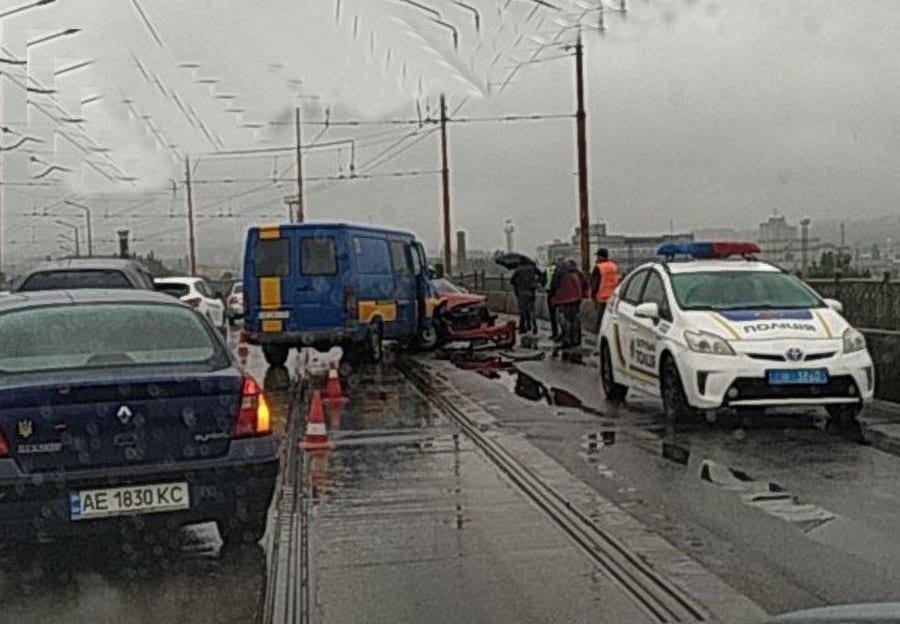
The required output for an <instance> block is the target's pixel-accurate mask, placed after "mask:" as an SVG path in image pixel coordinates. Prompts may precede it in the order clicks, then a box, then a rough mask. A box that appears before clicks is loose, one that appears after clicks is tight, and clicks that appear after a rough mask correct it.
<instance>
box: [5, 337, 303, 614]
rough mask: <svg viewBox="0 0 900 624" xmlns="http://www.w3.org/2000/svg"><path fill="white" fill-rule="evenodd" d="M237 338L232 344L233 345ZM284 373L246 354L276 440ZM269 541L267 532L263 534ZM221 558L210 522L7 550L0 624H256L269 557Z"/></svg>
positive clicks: (251, 551) (256, 549)
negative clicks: (259, 384)
mask: <svg viewBox="0 0 900 624" xmlns="http://www.w3.org/2000/svg"><path fill="white" fill-rule="evenodd" d="M234 340H235V338H234V336H232V337H231V343H232V345H233V344H234ZM292 366H293V368H294V371H293V372H291V373H289V372H288V371H287V370H286V369H279V370H267V369H266V366H265V362H264V361H263V360H262V357H261V354H260V353H259V352H258V350H255V349H252V350H251V353H250V358H249V360H248V370H249V372H250V373H251V374H252V375H254V376H255V377H256V378H257V379H258V380H260V381H263V380H265V386H266V396H267V398H268V401H269V404H270V406H271V408H272V414H273V427H274V429H275V431H276V433H277V434H279V435H283V434H284V430H285V421H286V417H287V408H288V392H287V388H288V384H289V383H290V379H289V376H293V378H294V379H296V377H297V371H296V367H297V363H296V361H294V362H293V363H292ZM270 532H271V531H270ZM268 541H270V539H269V536H268V535H267V538H266V539H264V540H263V542H262V545H248V546H244V547H239V548H234V549H227V550H223V549H221V541H220V539H219V535H218V531H217V529H216V527H215V524H213V523H207V524H203V525H194V526H191V527H188V528H186V529H185V530H183V531H182V533H181V534H179V535H170V534H154V533H144V532H142V531H139V530H136V531H132V532H129V533H127V534H125V535H121V536H116V537H109V538H96V537H92V538H80V539H77V540H71V541H69V540H64V541H56V542H51V543H46V544H31V545H25V544H19V545H14V546H10V545H4V548H3V549H2V551H0V604H2V605H3V607H2V610H0V622H11V623H12V622H15V623H20V624H29V623H32V622H33V623H40V624H56V623H60V624H61V623H66V624H81V623H85V624H88V623H90V624H101V623H102V624H105V623H107V622H109V623H128V624H131V623H143V622H147V623H150V622H152V623H154V624H162V623H169V622H172V623H179V624H187V623H190V624H193V623H210V624H213V623H216V624H224V623H232V622H234V623H236V624H237V623H241V624H244V623H248V622H257V621H258V620H259V617H260V613H261V611H262V602H263V597H264V595H265V585H266V548H267V547H268V543H267V542H268Z"/></svg>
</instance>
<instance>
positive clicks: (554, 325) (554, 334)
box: [544, 256, 565, 342]
mask: <svg viewBox="0 0 900 624" xmlns="http://www.w3.org/2000/svg"><path fill="white" fill-rule="evenodd" d="M564 260H565V258H563V257H562V256H559V257H557V258H556V259H555V260H554V261H553V262H552V263H551V264H549V265H548V266H547V269H546V270H545V271H544V290H545V291H546V293H547V315H548V316H549V317H550V340H553V341H554V342H555V341H557V340H559V339H560V333H559V313H558V312H557V310H556V305H555V304H554V303H553V295H554V291H553V288H554V281H553V276H554V275H555V274H556V269H557V268H558V267H559V265H561V264H562V263H563V261H564Z"/></svg>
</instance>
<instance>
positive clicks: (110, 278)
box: [19, 269, 133, 291]
mask: <svg viewBox="0 0 900 624" xmlns="http://www.w3.org/2000/svg"><path fill="white" fill-rule="evenodd" d="M77 288H133V286H132V285H131V282H129V281H128V278H127V277H125V274H124V273H122V272H121V271H116V270H114V269H86V270H62V271H41V272H40V273H35V274H34V275H32V276H30V277H29V278H28V279H26V280H25V282H24V283H23V284H22V286H21V287H20V288H19V290H20V291H34V290H63V289H65V290H72V289H77Z"/></svg>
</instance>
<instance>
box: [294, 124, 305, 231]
mask: <svg viewBox="0 0 900 624" xmlns="http://www.w3.org/2000/svg"><path fill="white" fill-rule="evenodd" d="M294 128H295V130H296V133H297V222H298V223H303V152H302V151H301V149H300V138H301V132H300V107H299V106H295V107H294Z"/></svg>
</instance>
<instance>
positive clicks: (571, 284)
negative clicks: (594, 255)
mask: <svg viewBox="0 0 900 624" xmlns="http://www.w3.org/2000/svg"><path fill="white" fill-rule="evenodd" d="M551 291H552V292H553V305H554V306H556V309H557V310H558V313H559V326H560V333H561V334H562V345H561V346H562V347H563V348H564V349H569V348H572V347H578V346H581V300H582V299H583V298H584V297H585V296H586V295H587V291H588V282H587V279H585V277H584V273H582V272H581V269H579V268H578V265H577V264H575V261H574V260H571V259H570V260H566V261H565V262H563V263H562V264H561V265H559V268H557V269H556V272H555V273H554V274H553V284H552V285H551Z"/></svg>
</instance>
